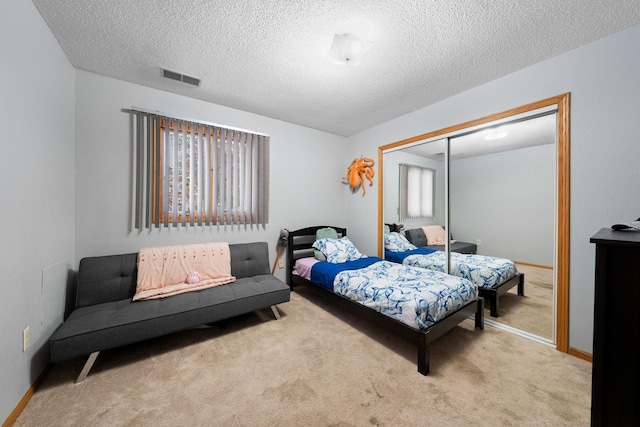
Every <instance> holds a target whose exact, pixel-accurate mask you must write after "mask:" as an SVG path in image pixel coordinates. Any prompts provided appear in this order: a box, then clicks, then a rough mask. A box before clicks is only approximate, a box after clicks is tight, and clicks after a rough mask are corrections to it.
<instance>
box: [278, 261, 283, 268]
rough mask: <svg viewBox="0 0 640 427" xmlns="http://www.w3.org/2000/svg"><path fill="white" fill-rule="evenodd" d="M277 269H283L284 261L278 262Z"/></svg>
mask: <svg viewBox="0 0 640 427" xmlns="http://www.w3.org/2000/svg"><path fill="white" fill-rule="evenodd" d="M278 268H284V260H283V259H281V260H280V261H278Z"/></svg>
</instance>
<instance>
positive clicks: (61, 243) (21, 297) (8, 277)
mask: <svg viewBox="0 0 640 427" xmlns="http://www.w3.org/2000/svg"><path fill="white" fill-rule="evenodd" d="M0 39H2V41H3V42H2V43H1V44H0V76H1V78H0V129H2V132H1V133H0V135H1V136H0V180H1V182H2V190H1V191H0V194H1V195H2V197H1V200H2V201H1V202H0V203H1V206H2V209H1V210H0V224H2V237H1V238H0V240H1V242H2V243H1V244H0V277H2V280H1V281H0V289H1V292H2V303H0V304H1V305H0V343H2V344H1V345H2V363H0V378H1V379H2V380H1V381H2V386H1V387H0V420H2V421H4V420H5V419H6V418H7V417H8V416H9V415H10V414H11V412H12V411H13V410H14V408H15V407H16V405H17V404H18V402H19V401H20V399H21V398H22V397H23V396H24V394H25V393H26V392H27V390H28V389H29V387H30V386H31V385H32V384H33V382H34V381H35V380H36V378H37V377H38V376H39V375H40V374H41V373H42V371H43V369H44V368H45V367H46V366H47V364H48V363H49V342H48V338H49V336H50V335H51V333H53V330H54V329H55V328H56V327H57V326H58V325H59V324H60V323H61V322H62V315H63V312H64V303H65V294H66V287H67V278H68V276H69V269H70V268H71V265H72V263H73V236H74V234H73V205H74V193H73V181H74V171H73V158H74V140H73V129H74V117H73V95H74V80H73V79H74V70H73V68H72V67H71V65H70V64H69V62H68V60H67V58H66V56H65V55H64V54H63V52H62V50H61V49H60V47H59V46H58V43H57V42H56V40H55V39H54V37H53V35H52V34H51V32H50V31H49V29H48V27H47V26H46V24H45V23H44V21H43V20H42V18H41V17H40V14H39V13H38V11H37V10H36V8H35V7H34V5H33V3H32V2H30V1H23V0H5V1H2V2H0ZM27 326H29V327H30V328H31V347H30V348H29V349H28V350H27V351H26V352H23V351H22V331H23V329H24V328H26V327H27Z"/></svg>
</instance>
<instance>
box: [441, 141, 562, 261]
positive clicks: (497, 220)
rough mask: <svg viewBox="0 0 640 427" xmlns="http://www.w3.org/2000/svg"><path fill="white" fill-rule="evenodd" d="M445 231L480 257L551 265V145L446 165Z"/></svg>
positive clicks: (553, 169)
mask: <svg viewBox="0 0 640 427" xmlns="http://www.w3.org/2000/svg"><path fill="white" fill-rule="evenodd" d="M449 176H450V186H449V187H450V190H449V191H450V196H451V201H450V205H451V216H450V220H451V230H452V233H453V236H454V238H455V239H457V240H462V241H465V242H474V243H475V242H476V240H478V239H480V240H481V242H482V244H481V245H480V246H478V253H479V254H481V255H490V256H498V257H501V258H508V259H512V260H514V261H521V262H528V263H533V264H539V265H546V266H553V265H554V246H555V218H556V214H555V200H556V191H555V190H556V146H555V145H554V144H547V145H540V146H537V147H529V148H522V149H519V150H511V151H503V152H500V153H495V154H490V155H486V156H479V157H470V158H467V159H461V160H457V161H454V162H452V163H451V170H450V172H449Z"/></svg>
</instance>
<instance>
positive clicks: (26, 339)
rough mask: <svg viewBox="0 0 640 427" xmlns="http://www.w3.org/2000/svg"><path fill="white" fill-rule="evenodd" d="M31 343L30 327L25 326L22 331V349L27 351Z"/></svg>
mask: <svg viewBox="0 0 640 427" xmlns="http://www.w3.org/2000/svg"><path fill="white" fill-rule="evenodd" d="M30 345H31V328H30V327H29V326H27V327H26V328H24V331H22V351H27V349H28V348H29V346H30Z"/></svg>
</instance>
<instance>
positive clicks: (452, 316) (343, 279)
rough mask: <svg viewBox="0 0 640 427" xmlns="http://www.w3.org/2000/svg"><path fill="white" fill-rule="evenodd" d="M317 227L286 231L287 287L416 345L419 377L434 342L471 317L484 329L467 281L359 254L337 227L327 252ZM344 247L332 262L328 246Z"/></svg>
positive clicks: (474, 291) (426, 369)
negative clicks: (311, 293) (306, 290)
mask: <svg viewBox="0 0 640 427" xmlns="http://www.w3.org/2000/svg"><path fill="white" fill-rule="evenodd" d="M320 228H325V226H317V227H308V228H305V229H301V230H296V231H290V232H289V236H288V243H287V255H288V257H287V264H288V283H289V285H290V286H292V288H293V286H295V285H306V286H308V287H310V288H311V289H314V290H317V291H318V292H320V293H321V294H322V295H324V296H325V297H327V298H330V299H332V300H334V301H336V302H338V303H339V304H340V305H341V306H343V307H346V308H347V309H349V310H352V311H355V312H357V313H358V314H359V315H361V316H362V317H365V318H367V319H369V320H371V321H373V322H375V323H376V324H377V325H379V326H383V327H386V328H388V329H390V330H392V331H395V332H397V333H398V334H399V335H401V336H403V337H405V338H408V339H411V340H413V341H415V342H416V345H417V347H418V371H419V372H420V373H422V374H423V375H427V374H428V372H429V351H428V349H429V347H428V346H429V344H430V343H431V342H432V341H433V340H435V339H436V338H438V337H439V336H441V335H442V334H444V333H445V332H447V331H449V330H450V329H452V328H454V327H455V326H457V324H458V323H460V322H461V321H463V320H464V319H467V318H469V317H471V316H475V326H476V328H478V329H482V328H483V326H484V318H483V299H482V298H480V297H479V296H478V287H477V286H476V285H475V284H473V283H472V282H470V281H469V280H466V279H464V278H460V277H455V276H451V275H447V274H444V273H441V272H436V271H430V270H426V269H419V268H415V267H411V266H406V265H402V264H397V263H393V262H390V261H387V260H383V259H381V258H377V257H368V256H364V255H362V254H359V253H358V252H357V250H356V249H353V246H352V244H351V242H350V241H349V240H348V238H347V237H346V229H344V228H340V227H333V228H334V229H335V230H337V231H338V232H339V233H340V235H341V236H342V237H340V238H339V239H328V240H329V241H330V242H328V243H327V244H328V245H329V246H330V247H326V246H323V243H322V242H319V241H318V240H316V239H315V237H316V232H317V231H318V229H320ZM321 240H325V239H321ZM345 242H348V246H347V247H351V248H352V249H350V250H351V252H352V253H351V254H348V252H349V250H342V251H341V252H340V254H339V255H338V256H337V258H339V259H337V260H336V259H335V258H336V255H335V248H334V247H332V246H331V245H334V246H336V247H340V246H342V245H343V244H344V243H345ZM319 249H321V251H320V252H322V251H325V252H326V254H328V256H327V259H325V260H318V259H317V258H316V257H315V256H314V252H316V254H317V252H318V250H319ZM354 251H355V252H354ZM345 253H347V255H344V254H345ZM332 255H333V257H334V259H331V257H332ZM336 261H338V262H336Z"/></svg>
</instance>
